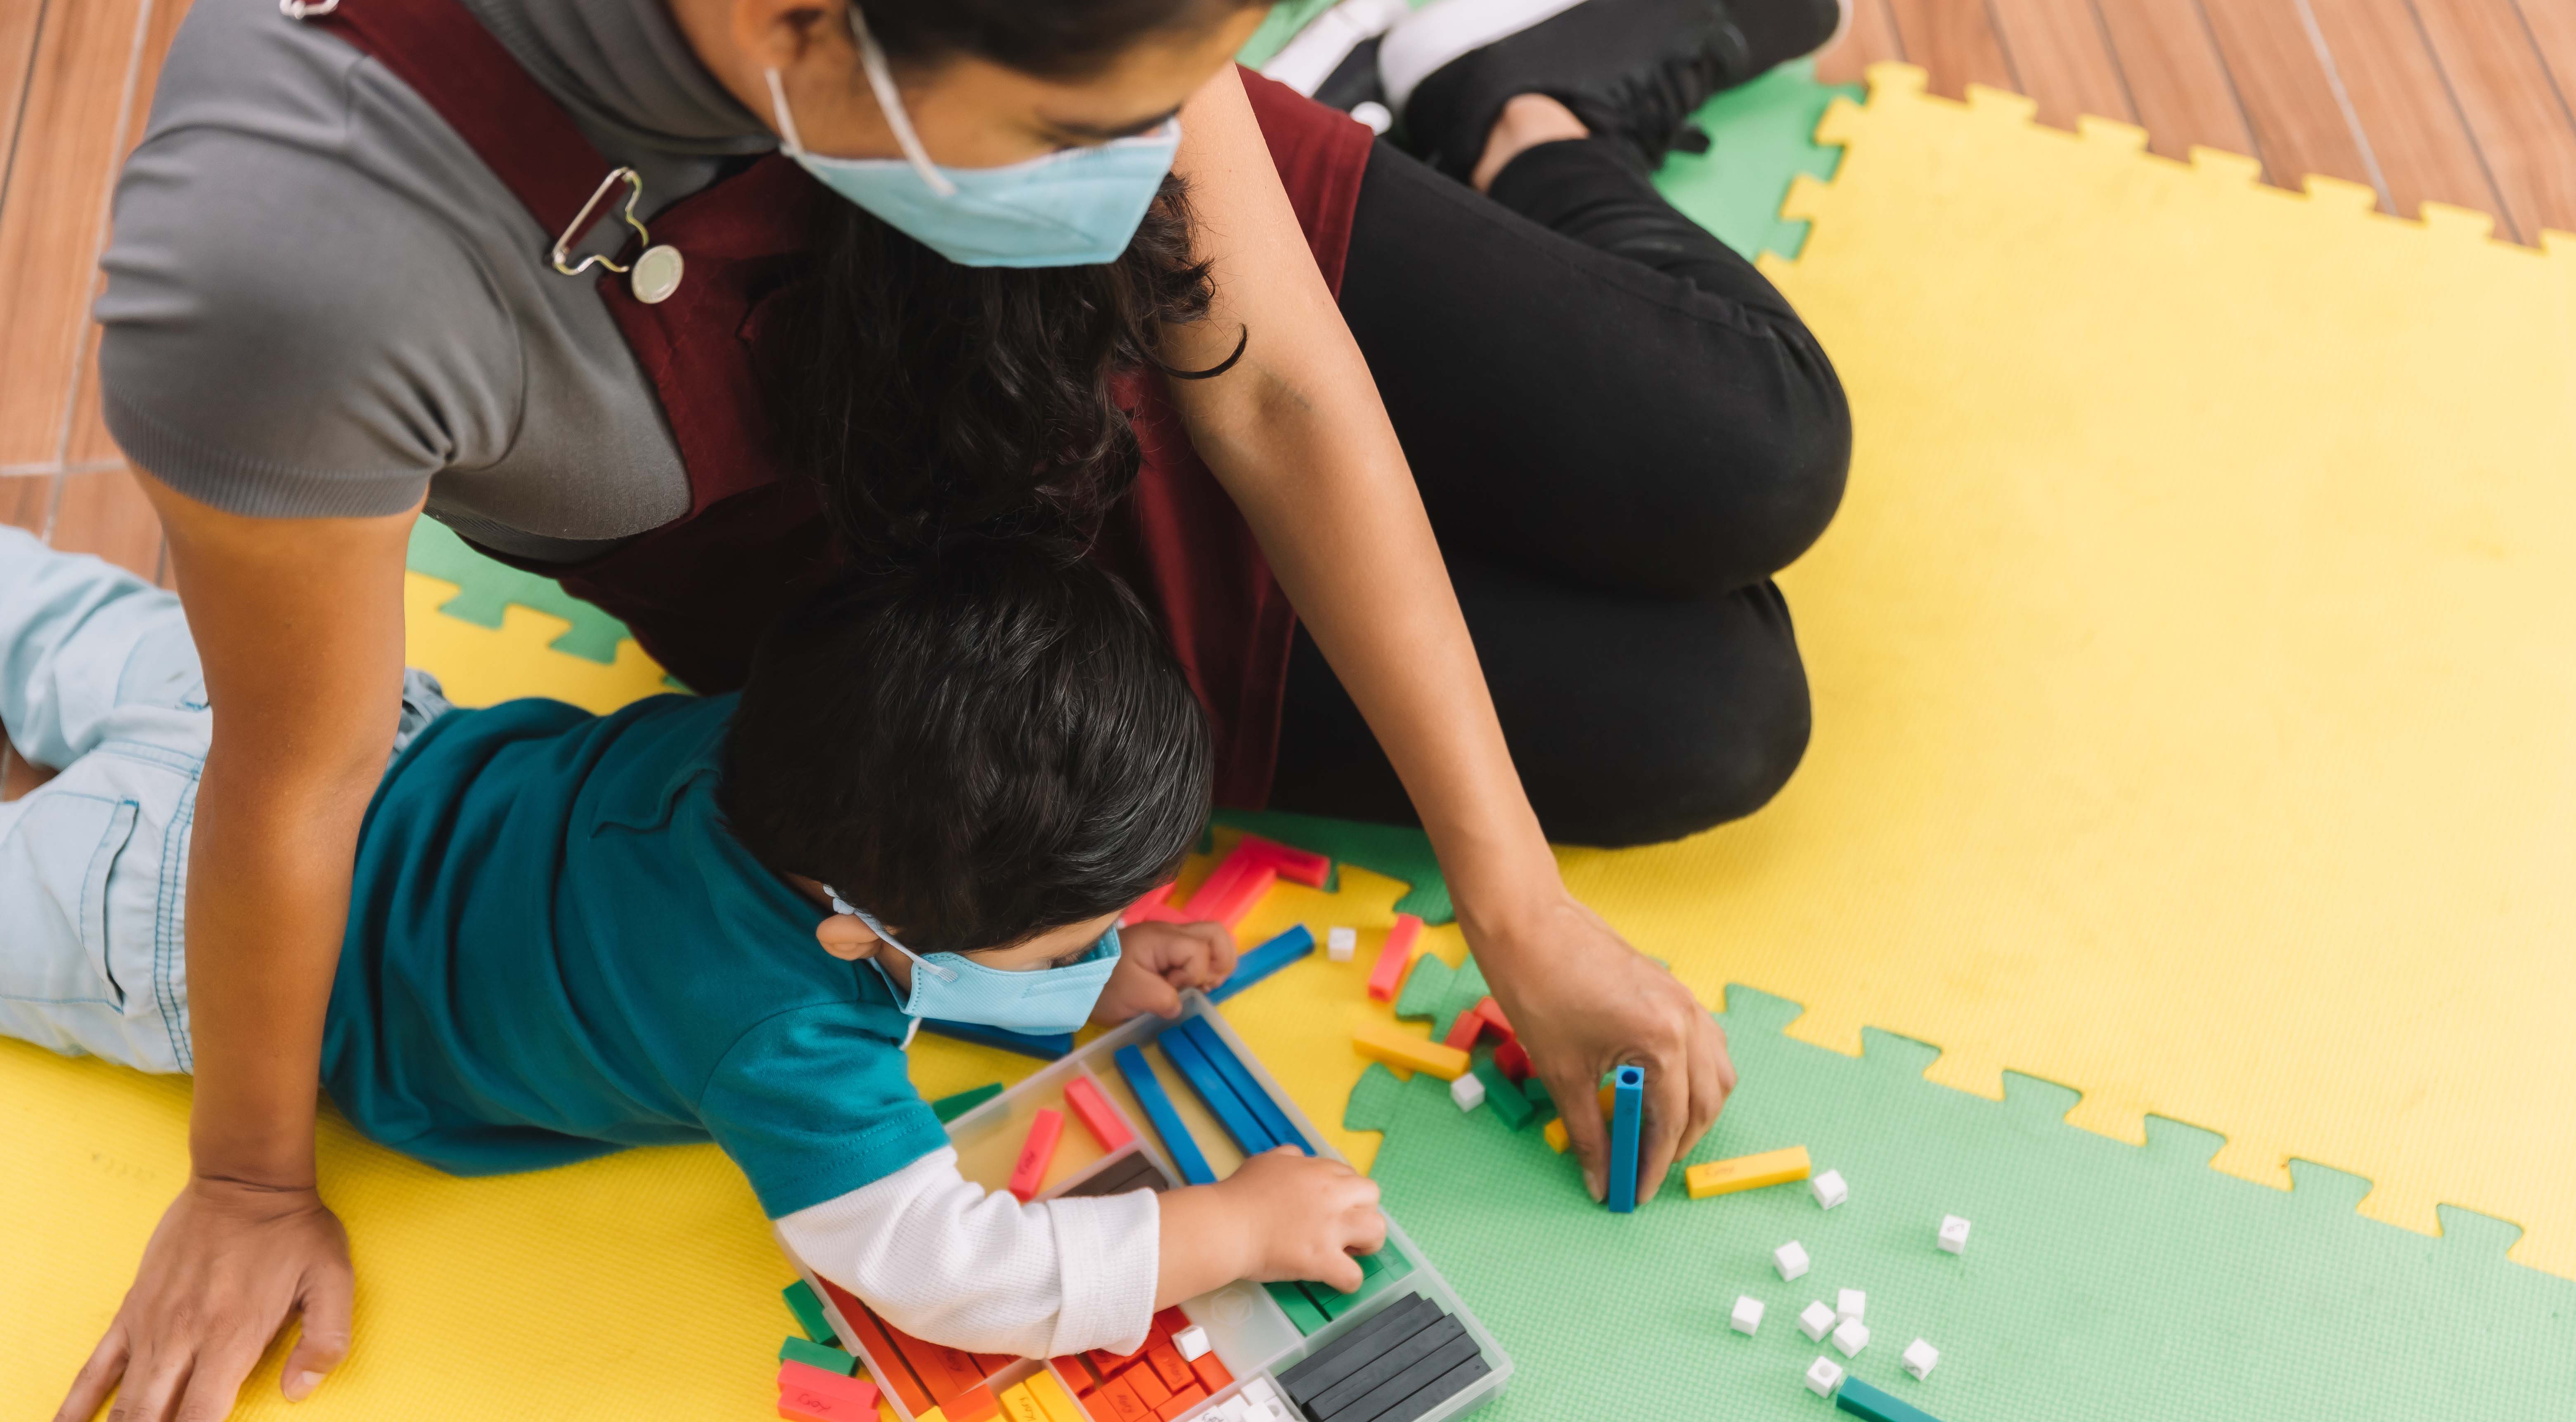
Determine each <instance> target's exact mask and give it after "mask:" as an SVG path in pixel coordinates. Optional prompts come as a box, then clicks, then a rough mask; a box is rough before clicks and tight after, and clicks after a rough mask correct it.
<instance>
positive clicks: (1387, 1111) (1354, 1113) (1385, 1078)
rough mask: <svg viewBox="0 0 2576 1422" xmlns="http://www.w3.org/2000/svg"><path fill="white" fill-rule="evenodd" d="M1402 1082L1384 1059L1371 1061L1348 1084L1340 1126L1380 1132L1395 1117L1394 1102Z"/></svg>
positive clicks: (1402, 1085) (1349, 1129) (1400, 1089)
mask: <svg viewBox="0 0 2576 1422" xmlns="http://www.w3.org/2000/svg"><path fill="white" fill-rule="evenodd" d="M1403 1089H1404V1083H1403V1082H1401V1081H1398V1080H1396V1077H1395V1073H1394V1072H1391V1071H1388V1070H1387V1069H1386V1064H1385V1063H1383V1062H1371V1063H1369V1064H1368V1070H1366V1071H1364V1072H1361V1073H1360V1079H1359V1081H1358V1082H1357V1083H1355V1084H1354V1085H1353V1086H1352V1087H1351V1094H1350V1097H1349V1099H1348V1100H1346V1101H1344V1102H1343V1103H1342V1129H1343V1130H1346V1131H1383V1130H1385V1129H1386V1128H1387V1124H1388V1123H1389V1122H1391V1121H1393V1120H1394V1119H1395V1103H1396V1098H1397V1095H1398V1093H1400V1092H1401V1091H1403Z"/></svg>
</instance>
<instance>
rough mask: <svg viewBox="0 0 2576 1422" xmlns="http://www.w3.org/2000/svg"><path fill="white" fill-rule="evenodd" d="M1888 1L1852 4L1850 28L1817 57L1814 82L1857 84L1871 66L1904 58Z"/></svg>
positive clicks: (1858, 0)
mask: <svg viewBox="0 0 2576 1422" xmlns="http://www.w3.org/2000/svg"><path fill="white" fill-rule="evenodd" d="M1887 5H1888V0H1852V19H1851V24H1849V25H1848V26H1846V27H1844V29H1843V34H1842V38H1841V39H1838V40H1836V41H1834V42H1833V43H1832V44H1829V45H1827V46H1825V48H1824V49H1822V50H1820V51H1818V52H1817V54H1816V78H1817V79H1819V80H1821V81H1823V82H1824V83H1827V84H1857V83H1860V82H1861V80H1862V79H1863V78H1864V77H1866V76H1867V74H1868V72H1869V67H1870V66H1871V65H1873V64H1880V63H1885V62H1888V61H1891V60H1902V59H1904V58H1905V45H1904V43H1903V42H1902V41H1900V40H1899V39H1898V38H1897V35H1896V16H1895V15H1894V14H1893V13H1892V12H1890V11H1889V10H1888V8H1887Z"/></svg>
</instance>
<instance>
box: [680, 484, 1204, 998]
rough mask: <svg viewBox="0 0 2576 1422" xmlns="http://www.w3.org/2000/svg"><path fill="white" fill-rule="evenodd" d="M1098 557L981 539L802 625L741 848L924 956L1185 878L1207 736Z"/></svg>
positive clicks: (1131, 599) (1001, 943)
mask: <svg viewBox="0 0 2576 1422" xmlns="http://www.w3.org/2000/svg"><path fill="white" fill-rule="evenodd" d="M1081 555H1082V550H1081V548H1080V547H1079V545H1076V544H1073V543H1070V542H1069V541H1066V540H1063V539H1059V538H1055V537H1050V536H1044V535H1033V534H1025V533H1024V534H1019V535H1016V536H1006V537H1005V536H993V537H986V536H970V537H967V538H964V539H961V540H958V541H954V542H951V543H949V544H948V545H947V546H945V547H942V548H940V549H939V550H937V551H935V552H931V553H927V554H924V555H922V556H921V557H919V558H918V559H917V560H915V561H914V562H912V563H911V564H910V565H908V566H906V567H904V568H903V569H901V570H899V571H896V572H894V573H891V574H886V573H867V574H852V575H850V576H848V577H846V578H844V579H843V580H842V581H841V582H838V583H836V584H835V585H833V586H832V587H830V588H827V589H826V590H824V591H823V592H822V593H820V594H818V595H817V596H816V597H815V598H814V599H812V600H811V601H809V602H808V603H806V604H805V605H804V606H803V607H802V608H800V609H799V610H797V611H796V612H794V613H791V614H789V615H788V616H787V617H786V618H784V619H782V620H781V621H780V622H779V624H778V625H777V626H776V627H775V628H773V629H772V630H771V632H770V634H769V637H768V639H767V640H766V641H765V642H764V643H763V644H762V646H761V649H760V653H759V655H758V657H757V658H756V659H755V660H754V662H753V665H752V671H751V679H750V681H749V683H748V684H746V685H745V686H744V688H743V692H742V702H741V705H740V707H739V708H738V709H737V710H736V711H735V712H734V717H733V724H732V727H731V731H730V735H729V738H728V741H727V744H726V747H725V767H724V781H723V785H722V787H721V789H720V790H719V792H718V801H719V803H720V804H721V805H722V807H723V809H724V813H725V816H726V818H727V819H728V821H730V823H731V825H732V827H733V832H734V834H735V835H736V836H737V837H738V838H740V839H741V841H742V842H743V844H744V845H745V846H746V847H747V848H749V849H750V851H751V852H752V854H753V855H755V856H756V857H758V858H759V859H760V861H761V862H762V863H764V864H766V865H768V866H769V868H770V869H772V870H774V871H778V872H783V873H796V874H803V875H806V876H808V877H810V878H814V879H819V880H822V881H823V882H825V883H828V884H830V885H832V886H833V887H834V888H835V889H838V890H839V891H840V892H841V894H842V896H843V897H844V898H846V899H848V900H849V901H850V902H852V903H855V904H857V905H859V906H860V907H862V908H865V909H867V910H868V911H869V912H870V913H873V914H875V915H876V916H877V917H878V918H879V919H880V920H882V921H883V922H884V923H885V924H886V925H887V926H888V927H889V928H891V929H893V930H894V931H895V932H896V933H897V934H898V935H900V936H901V937H902V938H903V941H904V945H905V946H906V947H909V948H912V949H914V950H915V951H918V952H924V953H930V952H939V951H943V950H944V951H955V952H963V951H971V950H974V949H982V948H1001V947H1007V946H1010V945H1011V944H1014V943H1018V942H1022V941H1025V940H1026V939H1028V938H1030V937H1032V936H1034V935H1036V934H1039V933H1043V932H1046V931H1047V930H1049V929H1054V928H1060V927H1063V926H1064V925H1066V924H1070V923H1079V922H1081V921H1083V920H1085V919H1088V918H1095V917H1097V916H1099V915H1101V914H1103V913H1107V912H1109V911H1110V910H1112V909H1116V908H1121V907H1124V906H1125V905H1126V904H1128V903H1129V902H1131V901H1133V900H1134V899H1135V898H1136V897H1137V896H1138V895H1140V894H1142V893H1144V892H1145V891H1146V890H1148V889H1151V888H1153V887H1154V886H1155V885H1157V884H1160V883H1162V882H1164V881H1165V880H1166V879H1168V878H1169V877H1170V876H1171V873H1172V871H1173V869H1174V868H1176V867H1177V866H1178V865H1179V863H1180V860H1181V856H1182V855H1183V854H1184V853H1185V852H1186V851H1187V850H1188V849H1189V847H1190V845H1191V843H1192V842H1193V841H1194V840H1195V839H1196V838H1197V836H1198V833H1199V828H1200V826H1201V825H1202V824H1203V823H1204V822H1205V821H1206V818H1207V812H1208V796H1209V785H1210V780H1211V776H1212V773H1213V772H1212V768H1211V759H1212V752H1211V751H1210V749H1209V746H1208V732H1207V723H1206V718H1205V716H1204V715H1203V714H1202V713H1201V711H1200V709H1199V704H1198V701H1197V699H1196V698H1195V697H1194V696H1192V695H1191V692H1190V688H1189V683H1188V682H1187V680H1185V679H1184V678H1183V676H1182V674H1181V669H1180V667H1179V665H1178V664H1177V663H1176V662H1175V661H1174V660H1173V658H1172V655H1171V653H1170V651H1169V650H1167V649H1166V648H1165V646H1164V644H1163V639H1162V636H1161V634H1160V633H1159V632H1158V631H1157V630H1156V628H1155V626H1154V624H1153V621H1152V619H1151V618H1149V617H1148V616H1147V615H1146V613H1145V610H1144V608H1143V607H1142V606H1140V605H1139V604H1138V603H1137V601H1136V598H1135V596H1134V595H1133V594H1131V593H1130V592H1129V591H1128V590H1127V588H1126V587H1125V585H1123V584H1121V583H1120V582H1119V581H1118V580H1117V578H1115V577H1114V576H1112V575H1111V574H1109V573H1108V572H1106V571H1105V570H1103V569H1101V568H1099V567H1097V566H1095V565H1093V564H1091V563H1088V562H1086V561H1083V559H1082V556H1081Z"/></svg>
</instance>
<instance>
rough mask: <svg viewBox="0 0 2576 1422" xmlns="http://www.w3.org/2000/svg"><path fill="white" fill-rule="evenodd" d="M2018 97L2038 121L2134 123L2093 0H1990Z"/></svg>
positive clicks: (2069, 126) (2066, 126)
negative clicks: (2090, 117)
mask: <svg viewBox="0 0 2576 1422" xmlns="http://www.w3.org/2000/svg"><path fill="white" fill-rule="evenodd" d="M1989 3H1990V4H1991V5H1992V7H1993V10H1994V19H1995V26H1996V28H1997V30H1998V31H1999V32H2000V33H2001V34H2002V36H2003V44H2004V48H2005V50H2006V52H2007V53H2009V54H2010V55H2011V57H2012V67H2013V73H2014V74H2016V75H2018V76H2020V79H2021V86H2022V92H2023V93H2025V94H2028V95H2030V97H2031V98H2032V100H2034V101H2035V102H2037V103H2038V105H2039V121H2040V122H2041V123H2044V124H2047V125H2048V126H2050V127H2051V128H2063V129H2072V128H2074V127H2075V120H2076V118H2077V116H2079V115H2082V114H2094V115H2098V116H2100V117H2102V118H2109V119H2118V120H2119V121H2121V122H2122V123H2136V122H2137V121H2138V111H2137V107H2136V106H2135V105H2134V104H2132V103H2131V102H2130V98H2129V85H2128V81H2127V79H2126V78H2124V77H2123V76H2122V74H2121V73H2120V61H2119V60H2118V58H2117V57H2115V56H2114V55H2113V54H2112V52H2111V38H2110V35H2109V33H2108V32H2106V31H2105V30H2104V29H2103V26H2102V17H2101V16H2100V15H2099V14H2097V13H2096V12H2095V11H2094V8H2093V0H1989Z"/></svg>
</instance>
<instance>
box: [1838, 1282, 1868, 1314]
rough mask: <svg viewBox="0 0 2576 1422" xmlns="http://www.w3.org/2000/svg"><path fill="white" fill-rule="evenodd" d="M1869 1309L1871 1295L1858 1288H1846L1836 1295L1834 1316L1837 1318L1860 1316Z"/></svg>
mask: <svg viewBox="0 0 2576 1422" xmlns="http://www.w3.org/2000/svg"><path fill="white" fill-rule="evenodd" d="M1868 1309H1869V1295H1867V1294H1865V1293H1862V1292H1861V1291H1860V1290H1858V1289H1844V1290H1841V1291H1840V1292H1838V1293H1836V1294H1835V1295H1834V1317H1835V1318H1836V1319H1837V1320H1840V1319H1845V1318H1858V1317H1860V1316H1861V1315H1862V1314H1863V1313H1865V1312H1867V1311H1868Z"/></svg>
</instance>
